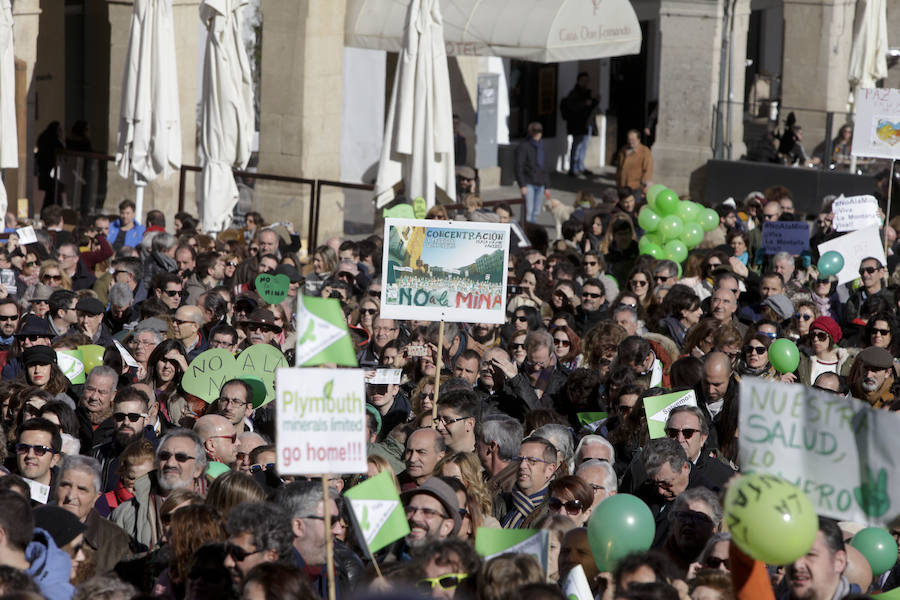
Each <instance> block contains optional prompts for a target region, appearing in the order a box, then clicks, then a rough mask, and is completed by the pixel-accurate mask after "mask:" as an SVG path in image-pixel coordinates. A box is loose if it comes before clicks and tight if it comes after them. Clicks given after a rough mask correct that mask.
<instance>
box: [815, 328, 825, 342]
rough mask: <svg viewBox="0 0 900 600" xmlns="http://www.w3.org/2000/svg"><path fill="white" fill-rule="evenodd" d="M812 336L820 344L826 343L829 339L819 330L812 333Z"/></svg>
mask: <svg viewBox="0 0 900 600" xmlns="http://www.w3.org/2000/svg"><path fill="white" fill-rule="evenodd" d="M812 336H813V337H814V338H815V339H817V340H819V341H820V342H827V341H828V338H829V335H828V334H827V333H825V332H824V331H819V330H816V331H813V332H812Z"/></svg>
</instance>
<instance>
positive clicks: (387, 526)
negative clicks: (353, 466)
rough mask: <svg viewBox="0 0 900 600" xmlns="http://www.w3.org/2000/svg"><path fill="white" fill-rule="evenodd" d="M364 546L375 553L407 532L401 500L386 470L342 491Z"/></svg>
mask: <svg viewBox="0 0 900 600" xmlns="http://www.w3.org/2000/svg"><path fill="white" fill-rule="evenodd" d="M344 498H345V499H346V500H347V501H348V502H349V503H350V509H351V510H350V515H351V517H352V518H353V519H354V521H355V524H356V528H355V529H356V531H357V534H358V535H359V537H360V538H362V539H361V540H360V542H361V543H362V544H364V546H363V547H368V549H369V552H370V553H372V554H374V553H375V552H378V551H379V550H381V549H382V548H384V547H385V546H387V545H388V544H390V543H392V542H394V541H396V540H399V539H400V538H402V537H403V536H405V535H407V534H408V533H409V521H407V520H406V513H405V512H404V511H403V504H402V503H401V502H400V496H399V495H398V494H397V488H396V486H394V480H393V479H391V476H390V474H389V473H388V472H387V471H382V472H381V473H379V474H378V475H376V476H375V477H372V478H371V479H367V480H365V481H363V482H362V483H360V484H357V485H355V486H353V487H352V488H350V489H349V490H347V491H346V492H344Z"/></svg>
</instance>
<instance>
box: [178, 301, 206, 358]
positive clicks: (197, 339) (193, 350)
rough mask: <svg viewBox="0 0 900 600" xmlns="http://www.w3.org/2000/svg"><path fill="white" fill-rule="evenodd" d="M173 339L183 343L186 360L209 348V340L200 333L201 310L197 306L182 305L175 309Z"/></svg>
mask: <svg viewBox="0 0 900 600" xmlns="http://www.w3.org/2000/svg"><path fill="white" fill-rule="evenodd" d="M173 320H174V322H175V339H177V340H178V341H180V342H181V343H182V344H184V349H185V350H187V355H188V362H190V361H192V360H194V358H196V357H197V355H199V354H200V353H201V352H203V351H204V350H207V349H208V348H209V340H207V339H206V338H204V337H203V335H201V333H200V327H201V326H202V325H203V311H202V310H200V308H199V307H197V306H188V305H185V306H182V307H180V308H179V309H178V310H176V311H175V318H174V319H173Z"/></svg>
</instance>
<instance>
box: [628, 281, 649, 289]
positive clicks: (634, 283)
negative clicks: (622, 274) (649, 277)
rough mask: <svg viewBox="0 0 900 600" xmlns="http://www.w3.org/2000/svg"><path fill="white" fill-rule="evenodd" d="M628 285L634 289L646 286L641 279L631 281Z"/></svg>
mask: <svg viewBox="0 0 900 600" xmlns="http://www.w3.org/2000/svg"><path fill="white" fill-rule="evenodd" d="M629 283H630V284H631V285H632V286H634V287H644V286H645V285H647V282H646V281H644V280H643V279H632V280H631V281H629Z"/></svg>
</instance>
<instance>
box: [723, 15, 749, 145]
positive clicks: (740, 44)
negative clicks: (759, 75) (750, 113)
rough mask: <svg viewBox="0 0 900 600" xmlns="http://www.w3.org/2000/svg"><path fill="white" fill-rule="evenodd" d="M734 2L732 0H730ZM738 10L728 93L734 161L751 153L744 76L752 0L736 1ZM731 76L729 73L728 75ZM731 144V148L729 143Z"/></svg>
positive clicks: (728, 133)
mask: <svg viewBox="0 0 900 600" xmlns="http://www.w3.org/2000/svg"><path fill="white" fill-rule="evenodd" d="M726 1H727V2H731V1H732V0H726ZM733 2H734V4H733V6H732V10H733V11H734V13H733V14H734V16H733V17H732V18H733V23H732V27H731V61H730V63H729V68H730V69H731V77H730V82H728V83H729V87H727V88H726V89H727V90H729V92H728V103H729V106H730V107H731V111H730V112H728V110H727V107H726V113H725V115H726V117H725V121H724V122H725V143H726V148H725V156H726V158H729V159H730V160H739V159H740V158H741V156H743V155H744V154H746V153H747V144H745V143H744V112H745V110H746V109H745V107H744V103H743V100H744V79H745V77H744V76H745V73H746V63H747V32H748V30H749V28H750V0H733ZM726 76H727V75H726ZM729 142H730V144H731V148H730V149H729V148H728V147H727V145H728V144H729Z"/></svg>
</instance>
